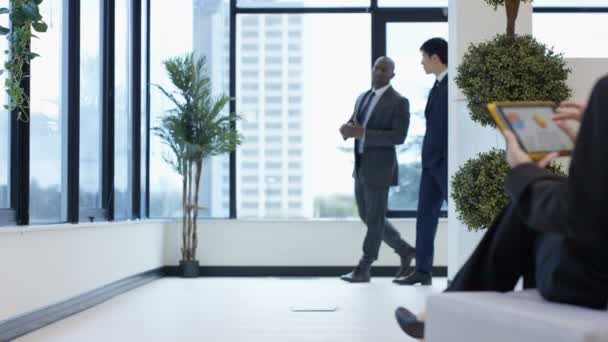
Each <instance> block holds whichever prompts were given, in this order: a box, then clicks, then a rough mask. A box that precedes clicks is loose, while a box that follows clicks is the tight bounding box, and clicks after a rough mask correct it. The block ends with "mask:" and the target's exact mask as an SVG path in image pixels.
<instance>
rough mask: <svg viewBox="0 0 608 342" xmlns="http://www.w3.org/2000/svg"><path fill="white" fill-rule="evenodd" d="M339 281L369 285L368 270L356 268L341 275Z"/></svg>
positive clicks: (369, 275)
mask: <svg viewBox="0 0 608 342" xmlns="http://www.w3.org/2000/svg"><path fill="white" fill-rule="evenodd" d="M340 279H342V280H344V281H347V282H349V283H369V281H370V279H371V274H370V268H369V267H361V266H357V267H355V269H354V270H353V271H352V272H350V273H349V274H344V275H341V276H340Z"/></svg>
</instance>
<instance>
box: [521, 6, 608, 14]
mask: <svg viewBox="0 0 608 342" xmlns="http://www.w3.org/2000/svg"><path fill="white" fill-rule="evenodd" d="M532 11H533V12H534V13H608V7H534V8H533V9H532Z"/></svg>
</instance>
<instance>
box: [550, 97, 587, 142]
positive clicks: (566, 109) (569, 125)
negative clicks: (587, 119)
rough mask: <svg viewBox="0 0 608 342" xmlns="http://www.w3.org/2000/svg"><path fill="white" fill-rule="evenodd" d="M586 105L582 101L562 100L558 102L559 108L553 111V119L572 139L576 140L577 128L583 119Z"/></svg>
mask: <svg viewBox="0 0 608 342" xmlns="http://www.w3.org/2000/svg"><path fill="white" fill-rule="evenodd" d="M586 107H587V106H586V105H585V104H584V103H579V102H574V101H564V102H562V103H560V104H559V108H557V110H556V111H555V115H554V116H553V121H555V123H556V124H557V125H558V126H559V128H561V129H562V130H563V131H564V132H565V133H566V134H567V135H568V136H569V137H570V139H572V141H573V142H574V141H576V137H577V136H578V130H579V128H580V126H581V121H583V114H584V113H585V109H586Z"/></svg>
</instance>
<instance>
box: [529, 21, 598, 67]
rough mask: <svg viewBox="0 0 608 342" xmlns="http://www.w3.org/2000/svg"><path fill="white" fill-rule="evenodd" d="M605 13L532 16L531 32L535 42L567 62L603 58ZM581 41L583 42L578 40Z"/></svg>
mask: <svg viewBox="0 0 608 342" xmlns="http://www.w3.org/2000/svg"><path fill="white" fill-rule="evenodd" d="M607 21H608V13H534V16H533V22H532V24H533V25H532V26H533V27H532V28H533V34H534V37H535V38H536V39H538V41H540V42H541V43H543V44H547V45H548V46H550V47H551V46H552V47H554V48H555V50H556V52H560V53H564V56H565V57H568V58H576V57H581V58H605V57H608V45H606V44H593V43H590V42H602V41H603V40H604V39H605V37H606V35H608V25H606V22H607ZM581 37H585V39H581Z"/></svg>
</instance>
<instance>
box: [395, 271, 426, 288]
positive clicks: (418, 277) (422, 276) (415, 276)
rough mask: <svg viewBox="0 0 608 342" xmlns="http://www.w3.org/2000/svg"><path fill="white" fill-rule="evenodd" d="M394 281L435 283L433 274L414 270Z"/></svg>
mask: <svg viewBox="0 0 608 342" xmlns="http://www.w3.org/2000/svg"><path fill="white" fill-rule="evenodd" d="M393 283H395V284H399V285H416V284H420V285H431V284H432V283H433V276H432V275H431V274H430V273H422V272H418V271H414V272H412V273H410V274H409V275H406V276H405V277H400V278H397V279H394V280H393Z"/></svg>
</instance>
